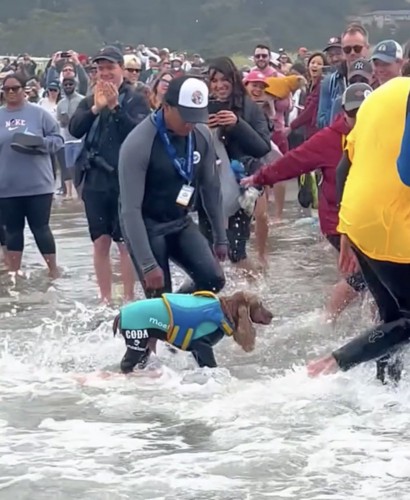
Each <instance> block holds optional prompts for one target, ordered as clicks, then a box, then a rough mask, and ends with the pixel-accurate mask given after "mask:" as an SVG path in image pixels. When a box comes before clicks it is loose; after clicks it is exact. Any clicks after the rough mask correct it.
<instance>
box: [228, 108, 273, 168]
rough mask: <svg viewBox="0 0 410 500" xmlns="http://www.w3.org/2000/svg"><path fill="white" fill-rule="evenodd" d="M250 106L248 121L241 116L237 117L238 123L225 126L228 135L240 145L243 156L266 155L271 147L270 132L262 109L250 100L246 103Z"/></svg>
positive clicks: (260, 156)
mask: <svg viewBox="0 0 410 500" xmlns="http://www.w3.org/2000/svg"><path fill="white" fill-rule="evenodd" d="M246 106H249V107H250V113H249V123H248V122H247V121H245V120H244V119H243V118H240V117H239V118H238V123H237V124H236V125H234V126H232V127H227V130H226V133H227V135H228V137H229V138H230V139H231V140H233V141H237V142H238V143H239V144H240V145H241V150H242V152H243V155H244V156H252V157H253V158H262V157H263V156H266V155H267V154H268V153H269V151H270V149H271V147H270V139H271V132H270V131H269V126H268V122H267V121H266V117H265V114H264V112H263V111H262V109H261V108H260V107H259V106H258V105H257V104H255V103H254V102H252V101H249V102H247V103H246Z"/></svg>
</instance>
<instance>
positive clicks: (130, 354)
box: [113, 292, 272, 373]
mask: <svg viewBox="0 0 410 500" xmlns="http://www.w3.org/2000/svg"><path fill="white" fill-rule="evenodd" d="M193 295H202V296H205V297H211V298H214V299H215V302H214V303H213V304H212V303H208V304H207V306H206V308H205V309H201V308H199V309H198V310H197V312H195V313H194V315H193V317H194V319H193V318H192V314H191V315H190V313H189V311H190V308H189V306H187V307H186V309H185V310H186V311H187V312H186V313H185V312H184V314H187V316H189V317H190V320H189V321H192V322H195V321H196V325H197V327H199V326H200V325H202V324H208V325H209V322H211V323H215V330H213V331H212V330H211V331H209V330H208V333H206V331H205V332H204V331H202V332H200V331H198V332H197V330H196V329H195V328H196V327H195V326H194V325H188V326H189V327H190V328H189V329H186V327H185V326H184V325H183V324H181V323H179V321H181V317H179V320H177V325H174V324H173V319H172V315H171V316H170V317H169V319H168V322H167V324H164V323H163V321H164V320H161V322H158V321H156V320H155V321H154V323H155V325H156V326H154V325H151V324H148V323H147V319H146V318H147V315H146V314H145V312H146V310H147V309H149V308H153V310H154V311H155V310H158V308H159V307H162V308H163V307H164V303H163V301H165V303H167V302H168V300H171V299H172V297H171V294H168V298H167V297H165V296H164V297H163V298H157V299H147V301H149V304H148V302H147V301H139V302H138V303H133V304H131V305H129V306H125V307H126V308H127V307H130V310H131V309H132V311H133V314H132V315H130V314H129V313H128V319H127V320H126V321H125V323H126V327H125V326H124V325H122V324H121V323H122V319H121V316H120V315H118V316H117V317H116V318H115V320H114V324H113V331H114V335H115V333H116V332H117V331H118V330H119V331H120V332H121V334H122V335H123V337H124V340H125V343H126V346H127V352H126V354H125V356H124V358H123V360H122V362H121V370H122V371H123V372H125V373H129V372H130V371H132V370H133V369H134V367H135V366H136V365H138V366H140V367H143V366H145V364H146V362H147V360H148V357H149V354H150V352H155V346H156V342H157V340H162V341H165V342H168V344H170V345H171V346H172V347H170V349H171V351H173V352H176V351H175V350H174V346H175V347H177V348H179V349H182V350H186V351H188V352H191V353H192V354H193V356H194V358H195V359H196V361H197V362H198V364H199V366H201V367H202V366H208V367H210V368H213V367H215V366H217V365H216V361H215V357H214V352H213V346H214V345H216V344H217V343H218V342H219V341H220V340H221V339H222V338H223V337H224V336H225V335H228V336H232V337H233V339H234V340H235V342H236V343H237V344H239V345H240V346H241V347H242V349H243V350H244V351H245V352H251V351H253V349H254V348H255V339H256V330H255V327H254V324H260V325H268V324H269V323H270V322H271V321H272V313H271V312H270V311H268V309H266V307H265V306H264V305H263V304H262V301H261V300H259V299H258V297H257V296H256V295H252V294H248V293H245V292H236V293H234V294H233V295H230V296H224V297H216V296H215V295H214V294H212V293H209V292H198V293H197V294H193ZM154 301H155V302H154ZM171 301H172V300H171ZM209 308H211V313H210V309H209ZM179 310H181V307H180V308H179ZM201 311H203V312H201ZM212 311H213V312H212ZM153 314H155V313H153ZM178 314H181V313H178ZM201 314H203V317H201ZM210 314H211V316H212V314H214V316H212V317H213V318H214V319H210V318H211V316H210ZM215 314H216V316H215ZM130 317H132V319H131V320H130ZM215 318H219V319H215ZM152 319H153V318H150V319H149V321H151V322H152ZM144 321H145V323H144ZM189 321H188V322H189ZM182 323H184V320H183V319H182ZM218 323H219V325H218ZM184 328H185V329H184ZM178 332H182V333H183V335H182V337H181V336H180V337H179V338H178ZM184 332H186V333H184ZM195 332H197V333H195ZM188 336H189V340H188V341H187V340H186V339H187V337H188Z"/></svg>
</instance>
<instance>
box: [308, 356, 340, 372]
mask: <svg viewBox="0 0 410 500" xmlns="http://www.w3.org/2000/svg"><path fill="white" fill-rule="evenodd" d="M338 370H339V366H338V364H337V361H336V359H335V358H334V357H333V356H332V355H331V354H329V355H328V356H326V357H324V358H321V359H318V360H316V361H311V362H310V363H309V364H308V366H307V371H308V375H309V377H318V376H319V375H329V374H330V373H335V372H337V371H338Z"/></svg>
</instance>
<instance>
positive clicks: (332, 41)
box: [329, 38, 339, 43]
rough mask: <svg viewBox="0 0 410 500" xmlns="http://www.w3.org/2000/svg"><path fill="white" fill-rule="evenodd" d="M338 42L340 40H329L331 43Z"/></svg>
mask: <svg viewBox="0 0 410 500" xmlns="http://www.w3.org/2000/svg"><path fill="white" fill-rule="evenodd" d="M338 41H339V40H338V39H337V38H331V39H330V40H329V43H336V42H338Z"/></svg>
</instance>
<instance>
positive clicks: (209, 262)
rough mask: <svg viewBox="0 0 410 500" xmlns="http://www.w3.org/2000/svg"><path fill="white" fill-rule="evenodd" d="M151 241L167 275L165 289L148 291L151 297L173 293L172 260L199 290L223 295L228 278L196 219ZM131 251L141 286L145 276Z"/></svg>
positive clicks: (148, 295) (153, 251)
mask: <svg viewBox="0 0 410 500" xmlns="http://www.w3.org/2000/svg"><path fill="white" fill-rule="evenodd" d="M148 237H149V242H150V245H151V250H152V253H153V254H154V257H155V260H156V261H157V263H158V265H159V266H160V268H161V269H162V271H163V272H164V281H165V286H164V289H163V290H155V291H154V292H150V291H148V290H145V295H146V297H147V298H152V297H160V296H161V294H162V293H164V292H172V282H171V272H170V268H169V261H170V260H171V261H172V262H174V263H175V264H176V265H177V266H178V267H180V268H181V269H183V270H184V271H185V272H186V273H187V274H188V275H189V277H190V278H191V279H192V280H193V282H194V283H195V290H193V291H196V290H209V291H212V292H215V293H217V292H219V291H220V290H222V288H223V287H224V285H225V276H224V272H223V270H222V267H221V266H220V264H219V262H218V261H217V260H216V258H215V256H214V254H213V253H212V250H211V248H210V247H209V245H208V242H207V241H206V239H205V237H204V236H203V235H202V234H201V233H200V231H199V229H198V226H197V225H196V224H194V222H193V221H192V220H190V221H189V222H187V224H186V225H184V226H183V227H181V228H178V230H177V231H175V232H172V233H171V234H157V235H153V234H149V235H148ZM128 249H129V252H130V255H131V258H132V261H133V263H134V267H135V268H136V271H137V273H138V276H139V278H140V280H141V283H142V284H143V283H144V277H143V274H142V272H141V269H140V267H139V265H138V262H137V261H136V260H135V257H134V256H133V254H132V252H131V249H130V247H129V245H128Z"/></svg>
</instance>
